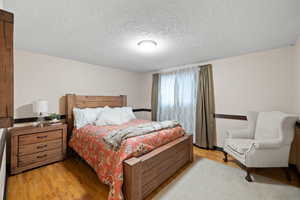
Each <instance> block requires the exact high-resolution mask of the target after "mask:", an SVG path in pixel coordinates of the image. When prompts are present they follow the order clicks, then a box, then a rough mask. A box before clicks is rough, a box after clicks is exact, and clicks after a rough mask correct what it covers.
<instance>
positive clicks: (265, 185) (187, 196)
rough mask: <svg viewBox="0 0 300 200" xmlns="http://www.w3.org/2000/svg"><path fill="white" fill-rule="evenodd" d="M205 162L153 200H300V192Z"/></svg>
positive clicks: (190, 170)
mask: <svg viewBox="0 0 300 200" xmlns="http://www.w3.org/2000/svg"><path fill="white" fill-rule="evenodd" d="M245 175H246V174H245V171H243V170H241V169H238V168H233V167H229V166H226V165H223V164H221V163H218V162H215V161H211V160H208V159H200V160H198V161H195V163H194V164H193V165H192V166H191V167H190V168H188V169H186V170H185V172H183V173H182V174H181V175H179V176H178V177H176V179H175V180H174V181H172V183H170V184H169V185H168V186H166V187H165V188H164V189H163V190H162V191H160V192H159V193H158V195H156V196H155V198H154V199H155V200H201V199H205V200H206V199H207V200H300V189H299V188H297V187H293V186H289V185H285V184H281V183H279V182H276V181H274V180H271V179H269V178H265V177H262V176H258V175H253V176H252V177H253V178H254V182H252V183H248V182H247V181H246V180H245V179H244V177H245Z"/></svg>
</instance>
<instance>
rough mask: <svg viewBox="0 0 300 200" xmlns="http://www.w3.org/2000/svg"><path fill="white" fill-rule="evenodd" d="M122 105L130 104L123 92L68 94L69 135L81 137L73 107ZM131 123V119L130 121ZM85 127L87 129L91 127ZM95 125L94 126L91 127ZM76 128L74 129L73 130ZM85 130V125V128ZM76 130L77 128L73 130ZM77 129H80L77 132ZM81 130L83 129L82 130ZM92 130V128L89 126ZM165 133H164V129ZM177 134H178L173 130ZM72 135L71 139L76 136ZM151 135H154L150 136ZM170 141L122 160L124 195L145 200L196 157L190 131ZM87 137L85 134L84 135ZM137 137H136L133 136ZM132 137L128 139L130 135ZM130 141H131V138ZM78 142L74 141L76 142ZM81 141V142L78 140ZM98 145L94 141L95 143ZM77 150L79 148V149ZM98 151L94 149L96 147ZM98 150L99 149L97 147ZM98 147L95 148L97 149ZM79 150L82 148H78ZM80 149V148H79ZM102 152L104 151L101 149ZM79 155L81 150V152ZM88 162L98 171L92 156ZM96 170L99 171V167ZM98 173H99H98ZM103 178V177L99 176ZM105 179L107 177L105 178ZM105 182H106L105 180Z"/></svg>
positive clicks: (130, 199)
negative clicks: (92, 94) (103, 94)
mask: <svg viewBox="0 0 300 200" xmlns="http://www.w3.org/2000/svg"><path fill="white" fill-rule="evenodd" d="M104 106H110V107H123V106H127V97H126V96H124V95H121V96H80V95H75V94H67V95H66V120H67V123H68V139H69V140H70V138H71V136H72V134H73V133H74V136H73V137H76V135H75V134H77V135H79V137H82V135H83V134H81V135H80V133H78V130H76V129H74V125H73V124H74V119H73V108H74V107H77V108H94V107H104ZM131 123H142V122H141V121H138V120H137V121H135V122H131ZM127 126H130V123H129V124H128V125H127ZM88 128H89V127H86V128H85V129H88ZM90 128H91V129H92V127H90ZM93 128H94V129H97V131H101V130H103V129H101V127H93ZM73 129H74V130H73ZM83 130H84V129H83ZM73 131H74V132H73ZM76 131H77V132H76ZM81 131H82V130H81ZM86 132H87V133H88V132H90V130H86ZM162 134H163V133H162ZM173 135H175V134H173ZM73 137H72V139H73ZM149 137H151V136H149ZM174 138H175V139H172V140H171V141H169V142H167V143H165V144H163V143H162V145H158V147H155V148H154V149H150V150H149V151H145V153H144V154H142V155H139V154H136V155H134V154H133V155H131V156H130V157H129V158H128V159H126V160H122V163H121V165H122V167H121V168H120V169H121V170H122V173H121V175H122V177H121V179H122V181H121V182H120V183H121V186H120V187H122V188H121V190H122V192H121V193H123V195H124V198H125V199H127V200H142V199H144V198H145V197H147V196H148V195H149V194H150V193H151V192H152V191H153V190H155V189H156V188H157V187H158V186H159V185H161V184H162V183H163V182H164V181H165V180H167V179H168V178H169V177H171V176H172V175H173V174H174V173H175V172H176V171H177V170H179V169H180V168H181V167H183V166H184V165H185V164H187V163H189V162H192V161H193V145H192V137H191V136H190V135H186V134H184V135H181V136H180V137H178V135H177V136H176V137H175V136H174ZM83 139H85V138H83ZM132 140H136V138H134V139H132ZM128 141H129V139H128ZM129 142H130V141H129ZM71 143H72V141H70V146H72V147H73V149H74V150H75V151H76V150H77V151H78V149H76V144H75V142H73V145H71ZM74 144H75V145H74ZM77 145H80V142H77ZM93 146H95V145H93ZM77 151H76V152H77ZM94 151H95V150H94ZM97 151H100V148H99V150H98V149H97ZM97 151H95V152H97ZM79 152H80V151H79ZM77 153H78V152H77ZM100 153H101V152H100ZM79 155H80V153H79ZM80 156H81V157H83V159H84V160H85V161H87V163H88V164H90V165H91V167H92V168H93V169H94V170H95V171H96V170H97V169H95V166H94V167H93V164H92V162H91V159H90V160H89V159H85V158H86V157H84V155H83V154H81V155H80ZM96 172H97V171H96ZM97 174H98V177H99V173H97ZM99 178H100V180H102V181H103V178H101V177H99ZM104 182H105V181H104ZM105 183H106V182H105ZM122 198H123V196H122V197H116V196H113V195H112V194H110V197H109V200H117V199H122Z"/></svg>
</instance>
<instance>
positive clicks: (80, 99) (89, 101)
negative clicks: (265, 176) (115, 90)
mask: <svg viewBox="0 0 300 200" xmlns="http://www.w3.org/2000/svg"><path fill="white" fill-rule="evenodd" d="M104 106H109V107H122V106H127V96H126V95H120V96H81V95H76V94H66V121H67V123H68V135H69V136H70V135H71V133H72V130H73V128H74V117H73V108H74V107H76V108H95V107H104Z"/></svg>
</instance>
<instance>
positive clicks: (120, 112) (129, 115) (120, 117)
mask: <svg viewBox="0 0 300 200" xmlns="http://www.w3.org/2000/svg"><path fill="white" fill-rule="evenodd" d="M135 118H136V117H135V115H134V114H133V112H132V108H131V107H120V108H110V107H108V106H106V107H105V108H104V109H103V111H102V112H101V113H100V114H99V115H98V118H97V120H96V122H95V125H96V126H105V125H121V124H124V123H126V122H129V121H130V120H132V119H135Z"/></svg>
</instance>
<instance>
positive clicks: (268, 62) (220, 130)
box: [144, 47, 294, 146]
mask: <svg viewBox="0 0 300 200" xmlns="http://www.w3.org/2000/svg"><path fill="white" fill-rule="evenodd" d="M293 50H294V48H293V47H286V48H280V49H274V50H269V51H264V52H257V53H252V54H248V55H242V56H236V57H231V58H226V59H220V60H213V61H210V62H208V63H211V64H212V65H213V75H214V84H215V85H214V86H215V98H216V99H215V101H216V113H220V114H235V115H238V114H241V115H245V114H246V112H247V111H249V110H254V111H268V110H281V111H284V112H293V108H292V106H291V105H292V103H293V98H292V97H293V90H292V89H291V88H292V86H293V80H292V74H293V61H292V56H293ZM201 64H206V63H199V64H196V65H201ZM169 70H172V68H171V69H169ZM164 71H166V70H164ZM147 76H148V78H144V79H145V80H147V84H148V87H147V89H148V90H149V91H150V92H148V94H149V93H151V81H149V79H150V80H151V74H148V75H147ZM148 100H150V98H148ZM148 105H150V101H148ZM216 123H217V145H218V146H222V144H223V136H224V134H225V132H226V130H228V129H232V128H238V127H243V126H246V122H245V121H237V120H227V119H217V121H216Z"/></svg>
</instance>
